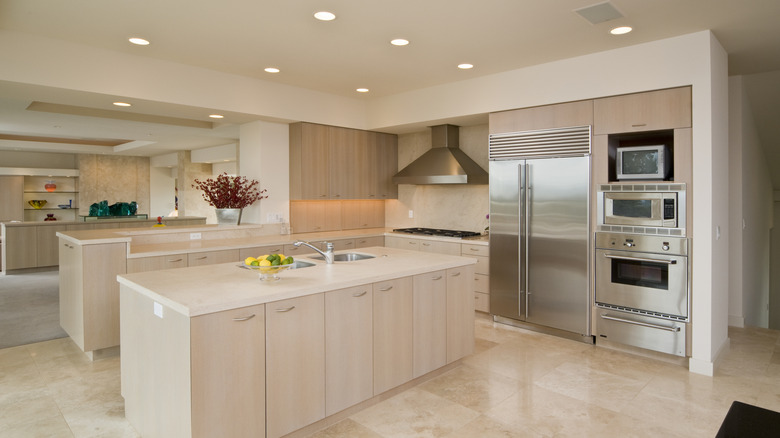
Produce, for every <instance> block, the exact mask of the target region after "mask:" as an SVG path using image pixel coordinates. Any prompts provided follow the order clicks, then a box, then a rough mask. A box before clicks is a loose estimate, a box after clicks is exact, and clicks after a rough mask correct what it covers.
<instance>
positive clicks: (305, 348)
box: [265, 294, 325, 438]
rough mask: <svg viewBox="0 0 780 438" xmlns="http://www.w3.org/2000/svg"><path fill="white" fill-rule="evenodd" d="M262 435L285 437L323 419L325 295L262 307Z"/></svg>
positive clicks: (310, 296)
mask: <svg viewBox="0 0 780 438" xmlns="http://www.w3.org/2000/svg"><path fill="white" fill-rule="evenodd" d="M265 316H266V337H265V342H266V377H267V378H266V413H267V421H266V426H267V428H266V431H267V433H268V436H269V437H271V438H275V437H279V436H282V435H285V434H288V433H290V432H292V431H294V430H297V429H300V428H301V427H303V426H306V425H308V424H310V423H313V422H315V421H318V420H320V419H322V418H324V417H325V335H324V333H325V301H324V297H323V294H316V295H309V296H306V297H301V298H293V299H289V300H283V301H276V302H273V303H268V304H266V308H265Z"/></svg>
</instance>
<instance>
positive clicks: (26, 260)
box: [3, 225, 38, 272]
mask: <svg viewBox="0 0 780 438" xmlns="http://www.w3.org/2000/svg"><path fill="white" fill-rule="evenodd" d="M3 230H4V232H3V245H4V246H5V254H4V255H3V271H5V272H7V271H10V270H12V269H27V268H35V267H37V266H38V232H37V230H36V227H32V226H30V227H27V226H22V227H7V226H5V225H3Z"/></svg>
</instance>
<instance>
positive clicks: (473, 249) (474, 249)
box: [469, 248, 479, 251]
mask: <svg viewBox="0 0 780 438" xmlns="http://www.w3.org/2000/svg"><path fill="white" fill-rule="evenodd" d="M469 251H479V250H478V249H477V248H469Z"/></svg>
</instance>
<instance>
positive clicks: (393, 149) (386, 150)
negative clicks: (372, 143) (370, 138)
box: [377, 134, 398, 199]
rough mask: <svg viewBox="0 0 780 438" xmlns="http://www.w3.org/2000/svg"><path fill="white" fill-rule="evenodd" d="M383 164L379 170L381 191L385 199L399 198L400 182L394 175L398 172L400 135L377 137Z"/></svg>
mask: <svg viewBox="0 0 780 438" xmlns="http://www.w3.org/2000/svg"><path fill="white" fill-rule="evenodd" d="M377 142H378V148H379V156H380V157H381V158H380V163H381V166H380V168H379V170H378V175H377V176H378V178H379V192H378V196H379V197H381V198H383V199H397V198H398V184H396V183H394V182H393V176H394V175H395V174H396V173H398V136H396V135H395V134H379V137H378V139H377Z"/></svg>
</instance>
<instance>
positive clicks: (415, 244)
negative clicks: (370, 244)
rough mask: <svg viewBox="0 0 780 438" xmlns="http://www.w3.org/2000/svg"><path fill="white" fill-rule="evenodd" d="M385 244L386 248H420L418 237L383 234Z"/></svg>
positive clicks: (413, 249) (415, 249) (414, 249)
mask: <svg viewBox="0 0 780 438" xmlns="http://www.w3.org/2000/svg"><path fill="white" fill-rule="evenodd" d="M385 246H386V247H388V248H398V249H408V250H412V251H419V250H420V239H413V238H410V237H400V236H385Z"/></svg>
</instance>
